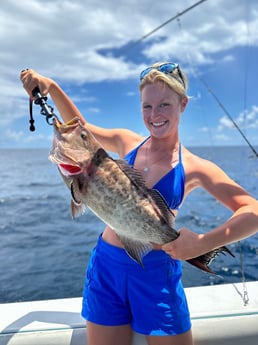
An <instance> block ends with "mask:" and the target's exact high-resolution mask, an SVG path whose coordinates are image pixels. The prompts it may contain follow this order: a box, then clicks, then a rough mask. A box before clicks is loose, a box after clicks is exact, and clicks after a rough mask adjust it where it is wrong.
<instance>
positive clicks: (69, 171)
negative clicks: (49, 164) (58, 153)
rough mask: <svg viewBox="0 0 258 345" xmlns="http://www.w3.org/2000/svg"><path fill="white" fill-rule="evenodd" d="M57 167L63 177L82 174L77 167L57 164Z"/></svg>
mask: <svg viewBox="0 0 258 345" xmlns="http://www.w3.org/2000/svg"><path fill="white" fill-rule="evenodd" d="M58 167H59V169H60V171H61V173H62V174H63V175H65V176H74V175H78V174H81V173H82V168H81V167H80V166H78V165H72V164H65V163H59V164H58Z"/></svg>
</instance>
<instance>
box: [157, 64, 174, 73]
mask: <svg viewBox="0 0 258 345" xmlns="http://www.w3.org/2000/svg"><path fill="white" fill-rule="evenodd" d="M175 68H177V64H175V63H169V64H168V63H167V64H164V65H161V66H159V71H160V72H163V73H172V72H173V71H174V69H175Z"/></svg>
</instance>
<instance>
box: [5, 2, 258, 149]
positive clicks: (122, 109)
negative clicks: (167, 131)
mask: <svg viewBox="0 0 258 345" xmlns="http://www.w3.org/2000/svg"><path fill="white" fill-rule="evenodd" d="M197 2H198V1H195V0H191V1H190V0H182V1H171V0H164V1H163V2H162V5H161V4H160V2H153V1H152V0H141V1H139V0H131V1H130V2H128V1H127V0H120V1H118V0H112V1H111V0H87V1H84V0H79V1H76V0H74V1H64V0H63V1H59V0H51V1H50V0H49V1H47V0H44V1H43V0H41V1H40V0H37V1H36V0H24V1H22V2H17V1H15V0H10V1H8V2H7V1H6V2H4V3H3V4H2V3H1V8H0V36H1V54H0V76H1V86H0V87H1V92H0V104H1V116H0V134H1V135H0V148H30V147H32V148H37V147H39V148H41V147H44V148H50V146H51V140H52V127H51V126H49V125H47V124H46V122H45V119H44V118H43V116H41V115H40V109H39V107H38V106H37V105H34V107H33V110H34V118H35V126H36V131H35V132H30V131H29V106H28V97H27V94H26V93H25V91H24V89H23V88H22V85H21V83H20V80H19V74H20V71H21V70H22V69H24V68H32V69H35V70H37V71H38V72H39V73H41V74H44V75H46V76H48V77H51V78H53V79H55V80H57V81H58V82H59V83H60V84H61V86H62V87H63V89H64V90H65V91H66V92H67V93H68V95H69V96H70V97H71V98H72V99H73V101H74V102H75V103H76V105H77V106H78V107H79V109H80V111H81V112H82V113H83V114H84V116H85V117H86V119H87V120H88V121H89V122H92V123H94V124H97V125H100V126H103V127H108V128H112V127H126V128H130V129H132V130H135V131H136V132H138V133H141V134H143V135H147V134H148V133H147V131H146V129H145V127H144V125H143V122H142V118H141V112H140V102H139V93H138V82H139V80H138V76H139V73H140V72H141V70H142V69H144V68H145V67H147V66H149V65H150V64H152V63H154V62H156V61H174V62H178V63H179V64H180V66H181V67H182V69H184V70H185V71H186V72H187V74H188V78H189V86H190V87H189V92H188V94H189V96H190V97H191V98H190V102H189V104H188V107H187V109H186V111H185V112H184V114H183V115H182V120H181V126H180V133H181V141H182V143H183V144H184V145H186V146H188V147H191V146H204V145H205V146H206V145H208V146H209V145H214V146H215V145H246V143H245V141H244V140H243V138H242V137H241V135H240V134H239V132H238V131H237V130H236V129H235V128H234V127H233V126H232V123H231V121H229V119H228V117H227V116H226V115H225V113H224V112H223V110H222V109H221V107H219V105H218V103H217V102H216V101H215V99H214V98H213V97H212V96H211V94H210V92H208V90H207V89H206V88H205V87H204V84H203V83H202V82H201V80H200V78H201V79H202V80H204V81H205V83H207V85H208V87H209V88H210V89H211V90H212V92H213V93H215V95H216V96H217V97H218V98H219V100H220V101H221V103H222V104H223V106H224V107H225V108H226V109H227V111H228V112H229V113H230V115H231V116H232V117H233V119H234V121H236V123H237V124H238V125H239V127H240V128H241V130H242V131H243V132H244V133H245V135H246V137H247V138H248V140H249V141H250V143H251V144H252V145H254V146H255V145H258V97H257V95H258V93H257V89H258V79H257V75H258V71H257V70H258V3H257V0H249V1H246V0H227V1H224V0H206V1H204V2H203V3H201V4H199V5H198V6H196V7H195V8H193V9H192V10H191V11H189V12H187V13H185V14H184V15H182V16H180V20H179V21H178V20H174V21H172V22H170V23H169V24H167V25H166V26H164V27H163V28H162V29H161V30H158V31H157V32H155V34H153V35H151V36H150V37H149V38H148V39H145V40H143V41H142V42H140V43H139V44H137V45H134V42H135V41H136V40H138V39H139V38H141V37H143V36H144V35H146V34H147V33H149V32H150V31H152V30H153V29H155V28H156V27H158V26H159V25H161V24H162V23H164V22H166V21H167V20H168V19H170V18H172V17H173V16H175V15H176V14H178V13H180V12H182V11H184V10H185V9H187V8H188V7H190V6H192V5H193V4H195V3H197ZM49 104H51V105H52V103H51V100H50V99H49ZM56 112H57V111H56ZM57 114H58V113H57Z"/></svg>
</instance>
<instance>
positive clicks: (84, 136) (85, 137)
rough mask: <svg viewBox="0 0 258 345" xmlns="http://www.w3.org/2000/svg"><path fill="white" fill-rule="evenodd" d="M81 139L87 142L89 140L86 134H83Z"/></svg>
mask: <svg viewBox="0 0 258 345" xmlns="http://www.w3.org/2000/svg"><path fill="white" fill-rule="evenodd" d="M81 138H82V140H86V139H87V134H86V132H81Z"/></svg>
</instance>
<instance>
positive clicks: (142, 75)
mask: <svg viewBox="0 0 258 345" xmlns="http://www.w3.org/2000/svg"><path fill="white" fill-rule="evenodd" d="M152 69H153V68H152V67H148V68H146V69H145V70H143V71H142V72H141V74H140V80H142V79H143V78H144V77H145V76H146V75H147V74H148V73H150V71H151V70H152Z"/></svg>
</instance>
